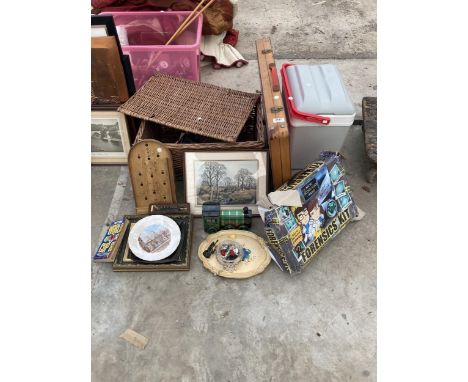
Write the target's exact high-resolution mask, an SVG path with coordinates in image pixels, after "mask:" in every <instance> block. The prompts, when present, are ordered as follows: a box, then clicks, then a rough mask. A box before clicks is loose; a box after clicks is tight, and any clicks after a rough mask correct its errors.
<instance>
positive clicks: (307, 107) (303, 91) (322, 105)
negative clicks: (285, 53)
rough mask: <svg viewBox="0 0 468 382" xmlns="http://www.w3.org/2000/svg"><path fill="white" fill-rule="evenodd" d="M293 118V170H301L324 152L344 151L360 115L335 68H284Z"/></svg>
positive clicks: (284, 92) (290, 135)
mask: <svg viewBox="0 0 468 382" xmlns="http://www.w3.org/2000/svg"><path fill="white" fill-rule="evenodd" d="M281 76H282V79H283V95H284V98H285V104H286V108H287V111H288V113H287V114H288V117H289V137H290V148H291V168H292V169H293V170H300V169H303V168H304V167H306V166H307V165H308V164H309V163H311V162H314V161H315V160H317V159H318V156H319V154H320V152H321V151H340V150H341V147H342V146H343V143H344V141H345V139H346V135H347V134H348V130H349V127H350V126H351V125H352V124H353V122H354V116H355V115H356V112H355V110H354V106H353V103H352V101H351V98H350V97H349V95H348V92H347V91H346V88H345V86H344V84H343V80H342V79H341V76H340V73H339V72H338V69H337V68H336V66H335V65H331V64H325V65H292V64H284V65H283V67H282V68H281Z"/></svg>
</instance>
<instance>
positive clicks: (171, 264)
mask: <svg viewBox="0 0 468 382" xmlns="http://www.w3.org/2000/svg"><path fill="white" fill-rule="evenodd" d="M150 209H151V207H150ZM154 212H157V214H161V215H164V216H168V217H170V218H171V219H173V220H174V221H175V222H176V223H177V224H178V225H179V227H180V229H181V242H180V244H179V246H178V247H177V249H176V251H175V252H174V253H173V254H172V255H171V256H169V257H168V258H166V259H163V260H160V261H144V260H141V259H139V258H138V257H136V256H135V255H134V254H133V253H132V252H131V250H130V248H129V245H128V236H129V234H130V231H131V228H132V226H133V225H134V224H135V223H136V222H137V221H139V220H140V219H142V218H144V217H146V216H149V215H151V214H143V215H126V216H124V219H125V221H126V222H128V224H127V226H126V228H125V231H122V235H123V239H122V242H121V244H120V246H119V248H118V249H117V251H116V252H117V254H116V256H115V260H114V264H113V266H112V270H113V271H114V272H165V271H189V270H190V259H191V245H192V224H193V222H192V216H191V215H190V209H189V208H188V207H184V205H182V204H180V205H177V204H168V205H167V209H164V206H163V205H156V208H155V209H154Z"/></svg>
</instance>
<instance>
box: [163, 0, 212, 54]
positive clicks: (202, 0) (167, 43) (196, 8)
mask: <svg viewBox="0 0 468 382" xmlns="http://www.w3.org/2000/svg"><path fill="white" fill-rule="evenodd" d="M204 2H205V0H201V1H200V2H199V3H198V5H197V6H196V7H195V8H194V9H193V11H192V12H191V13H190V14H189V15H188V16H187V17H186V18H185V19H184V21H183V22H182V23H181V24H180V25H179V27H178V28H177V30H176V31H175V32H174V34H173V35H172V36H174V35H177V34H179V32H180V30H181V29H182V28H183V27H184V26H185V24H187V22H188V21H189V20H190V19H191V18H192V17H193V16H194V15H195V12H197V11H198V8H200V7H201V6H202V5H203V3H204ZM172 36H171V38H172ZM169 41H170V39H169V40H168V42H166V44H164V45H169Z"/></svg>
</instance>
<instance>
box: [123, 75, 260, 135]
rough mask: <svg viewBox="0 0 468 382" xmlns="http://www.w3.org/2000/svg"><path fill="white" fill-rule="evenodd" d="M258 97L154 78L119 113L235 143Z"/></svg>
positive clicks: (163, 78) (236, 91)
mask: <svg viewBox="0 0 468 382" xmlns="http://www.w3.org/2000/svg"><path fill="white" fill-rule="evenodd" d="M258 97H259V94H254V93H245V92H241V91H238V90H233V89H227V88H222V87H219V86H215V85H211V84H205V83H202V82H195V81H190V80H186V79H184V78H179V77H173V76H168V75H164V74H156V75H154V76H153V77H151V78H150V79H149V80H148V81H147V82H146V83H145V84H144V85H143V87H142V88H141V89H139V90H138V91H137V92H136V93H135V94H134V95H133V96H132V97H131V98H130V99H129V100H128V101H127V102H125V103H124V104H123V105H121V106H120V107H119V109H118V110H119V111H121V112H122V113H124V114H127V115H130V116H132V117H136V118H140V119H143V120H146V121H151V122H156V123H158V124H161V125H165V126H169V127H172V128H174V129H178V130H182V131H185V132H190V133H194V134H199V135H203V136H206V137H210V138H214V139H219V140H221V141H225V142H236V141H237V138H238V136H239V134H240V133H241V131H242V129H243V127H244V125H245V123H246V121H247V119H248V117H249V115H250V113H251V112H252V109H253V108H254V107H255V105H256V103H257V100H258Z"/></svg>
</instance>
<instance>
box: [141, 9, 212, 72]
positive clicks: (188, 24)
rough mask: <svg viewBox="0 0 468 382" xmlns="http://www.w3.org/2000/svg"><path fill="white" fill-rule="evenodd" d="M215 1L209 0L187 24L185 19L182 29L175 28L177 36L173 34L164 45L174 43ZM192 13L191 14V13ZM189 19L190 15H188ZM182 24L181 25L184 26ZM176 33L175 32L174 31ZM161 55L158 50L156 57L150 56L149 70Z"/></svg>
mask: <svg viewBox="0 0 468 382" xmlns="http://www.w3.org/2000/svg"><path fill="white" fill-rule="evenodd" d="M214 1H215V0H210V2H209V3H207V4H206V5H205V6H204V7H203V8H202V9H201V10H200V11H199V12H198V13H197V14H196V16H194V17H192V18H191V19H190V20H189V21H188V22H185V21H187V19H185V21H184V23H185V25H184V26H183V27H182V28H180V27H179V28H177V30H178V31H179V32H178V34H176V33H174V34H173V35H172V37H171V38H170V39H169V41H168V42H166V44H165V45H169V44H170V43H171V42H172V41H174V40H175V39H176V38H177V37H179V36H180V35H181V34H182V33H183V32H184V31H185V30H186V29H187V28H188V27H189V26H190V24H192V23H193V21H194V20H196V19H197V18H198V16H200V15H201V14H202V13H203V12H204V11H205V9H206V8H208V7H209V6H210V5H211V4H213V2H214ZM192 13H193V12H192ZM189 17H190V15H189ZM184 23H182V24H184ZM176 32H177V31H176ZM161 54H162V51H161V50H160V51H159V52H158V53H156V56H152V57H151V59H150V60H149V62H148V64H147V65H146V67H147V68H150V67H151V65H153V63H154V62H155V61H156V60H157V59H158V58H159V56H160V55H161Z"/></svg>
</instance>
